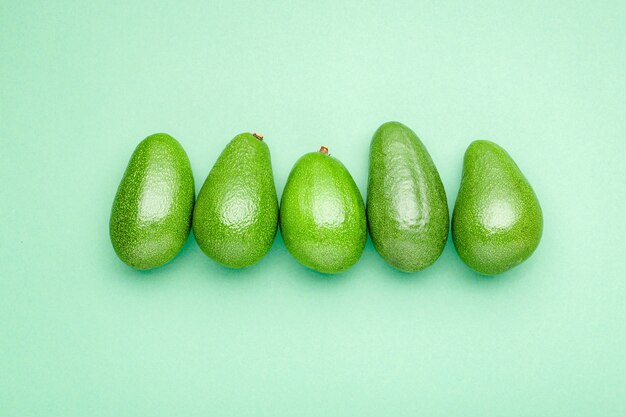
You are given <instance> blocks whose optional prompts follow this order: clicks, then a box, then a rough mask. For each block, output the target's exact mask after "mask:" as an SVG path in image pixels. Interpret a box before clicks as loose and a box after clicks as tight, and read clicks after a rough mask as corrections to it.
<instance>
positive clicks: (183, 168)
mask: <svg viewBox="0 0 626 417" xmlns="http://www.w3.org/2000/svg"><path fill="white" fill-rule="evenodd" d="M194 197H195V191H194V181H193V174H192V171H191V165H190V163H189V158H188V157H187V154H186V153H185V150H184V149H183V147H182V146H181V145H180V143H178V141H177V140H176V139H174V138H173V137H171V136H170V135H167V134H165V133H157V134H154V135H151V136H148V137H147V138H145V139H144V140H143V141H141V142H140V143H139V145H137V148H136V149H135V151H134V152H133V154H132V156H131V158H130V161H129V163H128V166H127V168H126V171H125V172H124V176H123V177H122V181H121V182H120V185H119V187H118V189H117V193H116V195H115V199H114V201H113V208H112V210H111V218H110V222H109V234H110V237H111V243H112V244H113V248H114V249H115V252H116V253H117V255H118V256H119V258H120V259H121V260H122V261H124V263H126V264H127V265H129V266H131V267H133V268H136V269H142V270H145V269H152V268H156V267H159V266H161V265H163V264H165V263H167V262H169V261H170V260H172V259H173V258H174V257H175V256H176V254H178V252H179V251H180V249H181V248H182V247H183V245H184V244H185V241H186V240H187V237H188V236H189V229H190V227H191V213H192V209H193V202H194Z"/></svg>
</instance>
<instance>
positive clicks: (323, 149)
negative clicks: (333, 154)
mask: <svg viewBox="0 0 626 417" xmlns="http://www.w3.org/2000/svg"><path fill="white" fill-rule="evenodd" d="M320 152H321V153H323V154H324V155H328V148H327V147H326V146H322V147H320Z"/></svg>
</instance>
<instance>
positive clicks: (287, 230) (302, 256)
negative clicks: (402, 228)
mask: <svg viewBox="0 0 626 417" xmlns="http://www.w3.org/2000/svg"><path fill="white" fill-rule="evenodd" d="M280 229H281V233H282V236H283V239H284V242H285V246H286V247H287V249H288V250H289V252H290V253H291V254H292V255H293V257H294V258H296V260H298V262H300V263H301V264H302V265H304V266H306V267H307V268H310V269H313V270H315V271H318V272H321V273H325V274H336V273H339V272H343V271H346V270H348V269H349V268H350V267H352V265H354V264H355V263H356V262H357V261H358V260H359V258H360V257H361V254H362V252H363V248H364V246H365V240H366V237H367V225H366V220H365V206H364V204H363V198H362V197H361V193H360V192H359V189H358V188H357V186H356V184H355V182H354V179H353V178H352V176H351V175H350V173H349V172H348V170H347V169H346V167H345V166H344V165H343V164H342V163H341V162H340V161H339V160H337V159H335V158H333V157H331V156H330V155H327V154H325V153H322V152H311V153H307V154H305V155H304V156H302V157H301V158H300V159H299V160H298V161H297V162H296V163H295V165H294V167H293V168H292V170H291V173H290V174H289V177H288V179H287V184H286V185H285V190H284V192H283V195H282V199H281V205H280Z"/></svg>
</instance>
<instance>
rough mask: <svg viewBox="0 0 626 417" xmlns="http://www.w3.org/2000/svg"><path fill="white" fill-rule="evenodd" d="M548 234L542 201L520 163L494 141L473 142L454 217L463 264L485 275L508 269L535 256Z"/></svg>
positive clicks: (454, 227) (457, 248)
mask: <svg viewBox="0 0 626 417" xmlns="http://www.w3.org/2000/svg"><path fill="white" fill-rule="evenodd" d="M542 231H543V215H542V212H541V206H540V205H539V200H538V199H537V196H536V195H535V192H534V191H533V189H532V187H531V186H530V184H529V183H528V180H527V179H526V177H524V174H522V172H521V171H520V169H519V167H518V166H517V164H516V163H515V161H513V159H512V158H511V157H510V156H509V154H508V153H507V152H506V151H505V150H504V149H502V148H501V147H500V146H498V145H496V144H495V143H493V142H489V141H486V140H477V141H475V142H472V143H471V144H470V146H469V147H468V148H467V151H466V152H465V158H464V160H463V174H462V179H461V187H460V189H459V194H458V197H457V200H456V204H455V206H454V212H453V214H452V240H453V241H454V246H455V247H456V250H457V252H458V254H459V256H460V257H461V259H462V260H463V262H465V263H466V264H467V265H468V266H469V267H470V268H472V269H474V270H475V271H476V272H479V273H481V274H484V275H495V274H500V273H502V272H505V271H508V270H509V269H511V268H513V267H514V266H516V265H518V264H520V263H522V262H523V261H525V260H526V259H528V257H530V255H532V253H533V252H534V251H535V249H536V248H537V246H538V245H539V241H540V240H541V234H542Z"/></svg>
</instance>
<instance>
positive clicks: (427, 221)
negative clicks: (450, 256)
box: [367, 122, 450, 272]
mask: <svg viewBox="0 0 626 417" xmlns="http://www.w3.org/2000/svg"><path fill="white" fill-rule="evenodd" d="M449 216H450V215H449V212H448V202H447V200H446V193H445V190H444V188H443V184H442V182H441V178H440V177H439V172H438V171H437V168H436V167H435V164H434V163H433V160H432V158H431V157H430V154H429V153H428V151H427V150H426V147H425V146H424V144H423V143H422V142H421V141H420V139H419V138H418V137H417V135H416V134H415V133H414V132H413V131H412V130H411V129H409V128H408V127H407V126H405V125H403V124H402V123H399V122H388V123H384V124H383V125H382V126H380V127H379V128H378V130H377V131H376V132H375V133H374V136H373V138H372V142H371V145H370V168H369V178H368V187H367V222H368V226H369V231H370V236H371V237H372V241H373V243H374V246H375V247H376V250H377V251H378V253H380V255H381V256H382V257H383V259H385V260H386V261H387V262H388V263H389V264H391V265H392V266H394V267H395V268H397V269H399V270H401V271H405V272H413V271H419V270H421V269H424V268H426V267H428V266H429V265H431V264H432V263H434V262H435V261H436V260H437V258H439V256H440V255H441V252H442V251H443V248H444V246H445V244H446V241H447V239H448V229H449V225H450V221H449Z"/></svg>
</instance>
